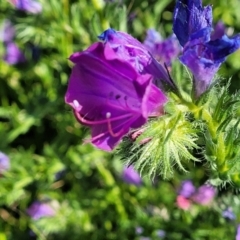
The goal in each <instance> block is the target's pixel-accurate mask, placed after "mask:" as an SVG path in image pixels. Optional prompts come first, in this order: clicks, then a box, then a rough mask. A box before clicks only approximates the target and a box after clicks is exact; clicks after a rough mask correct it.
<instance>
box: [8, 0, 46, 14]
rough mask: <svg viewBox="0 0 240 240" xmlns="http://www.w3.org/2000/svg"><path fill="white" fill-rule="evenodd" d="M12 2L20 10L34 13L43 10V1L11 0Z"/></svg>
mask: <svg viewBox="0 0 240 240" xmlns="http://www.w3.org/2000/svg"><path fill="white" fill-rule="evenodd" d="M10 2H11V3H12V4H13V5H14V6H15V7H16V8H17V9H19V10H22V11H26V12H29V13H32V14H37V13H40V12H42V5H41V3H39V2H37V1H34V0H10Z"/></svg>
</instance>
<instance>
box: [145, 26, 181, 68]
mask: <svg viewBox="0 0 240 240" xmlns="http://www.w3.org/2000/svg"><path fill="white" fill-rule="evenodd" d="M143 44H144V45H145V46H146V47H147V48H148V50H149V51H150V52H151V54H152V55H153V56H154V57H155V58H156V59H157V60H158V61H159V62H160V63H162V64H164V63H165V64H166V65H167V66H170V65H171V62H172V61H173V60H174V59H176V58H177V56H178V55H179V53H180V51H181V47H180V45H179V43H178V40H177V38H176V36H175V35H174V34H173V35H172V36H170V37H169V38H167V39H165V40H163V39H162V38H161V36H160V35H159V34H158V32H156V31H155V30H154V29H149V30H148V31H147V37H146V39H145V41H144V43H143Z"/></svg>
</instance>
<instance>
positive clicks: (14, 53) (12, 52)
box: [0, 20, 25, 65]
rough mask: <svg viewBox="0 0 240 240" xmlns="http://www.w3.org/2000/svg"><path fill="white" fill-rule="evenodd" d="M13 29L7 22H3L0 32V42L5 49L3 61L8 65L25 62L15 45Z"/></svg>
mask: <svg viewBox="0 0 240 240" xmlns="http://www.w3.org/2000/svg"><path fill="white" fill-rule="evenodd" d="M14 37H15V29H14V26H13V25H12V23H11V22H10V21H9V20H5V21H4V23H3V24H2V26H1V30H0V40H1V41H2V42H3V44H4V47H5V54H4V56H3V60H4V61H5V62H7V63H8V64H10V65H12V64H17V63H20V62H24V61H25V57H24V55H23V53H22V52H21V50H20V49H19V47H18V46H17V44H16V43H15V42H14Z"/></svg>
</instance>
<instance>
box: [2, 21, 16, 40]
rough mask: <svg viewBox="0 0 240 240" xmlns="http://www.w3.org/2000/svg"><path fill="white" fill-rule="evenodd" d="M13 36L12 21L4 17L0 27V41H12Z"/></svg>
mask: <svg viewBox="0 0 240 240" xmlns="http://www.w3.org/2000/svg"><path fill="white" fill-rule="evenodd" d="M14 36H15V28H14V26H13V25H12V23H11V22H10V21H9V20H8V19H6V20H5V21H4V22H3V24H2V26H1V29H0V41H2V42H4V43H6V42H12V40H13V38H14Z"/></svg>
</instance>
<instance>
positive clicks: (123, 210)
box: [0, 0, 240, 240]
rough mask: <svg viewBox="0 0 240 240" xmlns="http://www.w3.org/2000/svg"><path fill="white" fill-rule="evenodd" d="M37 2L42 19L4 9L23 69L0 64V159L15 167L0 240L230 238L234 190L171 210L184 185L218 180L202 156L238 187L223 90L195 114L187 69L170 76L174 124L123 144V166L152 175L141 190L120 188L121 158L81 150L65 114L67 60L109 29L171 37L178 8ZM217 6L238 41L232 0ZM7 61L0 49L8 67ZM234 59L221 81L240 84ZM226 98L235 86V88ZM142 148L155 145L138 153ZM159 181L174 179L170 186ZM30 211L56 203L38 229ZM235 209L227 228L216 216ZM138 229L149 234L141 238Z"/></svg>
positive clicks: (235, 140) (230, 106) (0, 217)
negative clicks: (188, 181) (173, 87)
mask: <svg viewBox="0 0 240 240" xmlns="http://www.w3.org/2000/svg"><path fill="white" fill-rule="evenodd" d="M41 3H42V5H43V12H42V13H40V14H37V15H33V14H30V13H25V12H21V11H17V10H15V9H14V8H13V6H12V5H11V4H10V3H9V1H1V8H0V22H3V20H4V19H6V18H8V19H10V20H11V21H12V23H13V24H14V26H15V27H16V36H15V39H14V41H15V42H16V43H17V44H18V46H19V47H20V49H21V50H22V51H23V52H24V54H25V56H26V59H27V61H26V62H25V63H22V64H17V65H12V66H10V65H8V64H7V63H5V62H4V61H3V60H2V58H1V60H0V72H1V74H0V138H1V141H0V151H1V152H4V153H6V154H7V155H8V156H9V158H10V165H11V166H10V169H9V170H8V171H6V172H4V173H3V174H1V176H0V240H16V239H18V240H28V239H29V240H30V239H38V240H55V239H60V240H61V239H64V240H65V239H71V240H75V239H76V240H78V239H91V240H95V239H96V240H99V239H104V240H105V239H106V240H108V239H109V240H110V239H114V240H115V239H121V240H128V239H136V240H140V239H141V237H143V236H145V237H149V238H150V239H153V240H157V239H160V237H159V236H158V235H157V233H158V232H157V231H158V230H159V229H162V230H164V231H165V232H166V237H165V239H170V240H180V239H196V240H198V239H199V240H200V239H202V240H203V239H204V240H206V239H211V240H214V239H233V238H234V235H235V232H236V226H237V224H238V222H239V216H240V215H239V214H240V213H239V209H240V208H239V200H238V196H234V197H233V194H232V192H231V191H230V190H229V189H228V188H227V187H228V185H227V184H226V188H221V190H220V191H221V193H222V195H223V194H225V193H226V192H228V194H225V196H224V197H221V195H220V196H219V198H218V199H216V200H215V201H214V202H213V203H212V205H210V206H201V205H197V204H192V208H191V209H190V210H189V211H185V210H182V209H180V208H178V207H177V205H176V199H177V191H178V188H179V186H180V182H181V181H182V180H183V179H188V178H189V179H190V178H191V179H193V181H194V182H195V183H196V185H201V184H203V183H204V182H205V181H206V180H207V178H206V172H207V174H209V175H210V174H212V171H211V169H210V167H209V165H207V166H206V167H205V168H203V167H202V163H203V164H205V162H199V161H196V160H199V159H202V157H203V155H205V156H206V159H207V160H208V163H209V164H210V165H212V166H213V167H215V168H217V167H218V170H221V167H223V166H227V167H229V168H230V170H229V169H228V170H229V171H230V173H229V172H228V173H227V177H226V176H224V174H225V172H223V173H224V174H221V175H214V179H213V181H214V180H215V182H219V177H221V179H223V180H220V182H221V183H222V181H223V182H224V183H226V182H231V183H234V184H236V186H239V179H240V176H239V166H238V165H239V164H238V162H239V161H238V159H239V150H238V147H237V146H238V145H239V126H238V121H237V120H236V119H237V118H239V113H240V111H239V106H240V105H239V97H237V98H236V96H235V97H234V99H236V100H237V101H236V102H235V101H233V99H232V98H230V99H229V98H227V96H228V95H227V92H225V90H224V89H223V90H221V91H219V88H216V89H217V90H214V89H213V90H212V91H213V94H212V96H211V97H210V98H208V99H202V100H201V101H202V102H199V103H193V102H192V100H191V86H192V85H191V84H192V82H191V78H189V76H188V75H187V72H186V70H185V69H180V70H177V69H178V68H181V66H180V65H179V66H177V65H176V66H173V75H172V76H173V78H174V79H177V80H179V82H178V83H177V84H178V85H179V84H180V85H181V86H184V88H182V89H181V92H179V93H175V95H174V96H171V98H172V99H173V100H174V103H173V102H170V103H169V104H168V105H167V106H166V108H165V111H166V113H167V114H166V115H165V116H164V117H160V118H159V119H152V121H150V123H149V125H147V126H146V127H145V128H144V132H143V134H142V135H140V136H139V137H138V138H137V139H136V141H132V140H130V139H129V138H126V141H123V143H122V146H123V147H122V148H121V151H122V152H121V154H122V155H124V161H125V162H128V163H133V164H135V165H136V167H138V169H139V170H140V171H142V174H143V175H145V174H146V172H148V171H149V170H150V169H151V170H152V172H150V173H151V177H152V179H149V178H148V177H143V183H142V185H141V186H138V187H137V186H134V185H130V184H127V183H125V182H124V181H123V179H122V170H123V164H122V161H120V159H119V157H118V155H117V154H112V155H111V154H109V153H105V152H102V151H99V150H96V149H95V148H93V147H92V146H91V145H89V144H85V143H84V140H85V139H86V138H89V136H88V133H87V131H86V129H85V128H83V127H81V126H80V125H79V124H78V123H77V122H76V120H75V119H74V117H73V114H72V112H71V110H70V109H69V108H68V107H66V106H65V103H64V94H65V92H66V88H67V82H68V76H69V74H70V71H71V68H70V67H71V63H70V62H69V61H68V60H67V58H68V57H69V56H70V54H72V53H73V52H75V51H81V50H83V49H85V48H87V47H88V46H89V45H90V44H91V43H92V42H94V41H96V40H97V35H98V34H99V33H101V31H103V30H105V29H106V28H108V27H110V26H111V27H113V28H116V29H119V30H121V31H127V30H128V31H129V32H131V34H132V35H133V36H135V37H139V39H140V40H143V39H144V36H145V31H146V30H147V29H148V28H150V27H155V28H156V29H157V30H159V31H160V32H161V34H162V35H163V36H168V35H169V34H171V32H172V30H171V29H172V12H173V7H174V3H175V1H170V0H161V1H141V0H135V1H128V0H125V1H120V0H119V1H115V2H113V3H112V2H108V3H106V2H105V1H94V0H92V1H86V0H62V1H58V0H48V1H44V0H41ZM214 3H215V4H214V9H215V10H214V15H215V16H217V18H222V19H223V20H224V22H225V23H227V24H228V25H231V26H232V27H233V28H234V29H235V30H238V31H239V30H240V25H239V21H237V19H239V14H238V13H237V9H239V7H238V6H239V4H238V3H237V2H236V1H230V2H229V3H228V8H227V11H226V2H225V1H223V0H222V1H215V2H214ZM33 47H34V48H33ZM33 50H34V51H33ZM4 51H5V46H4V44H3V43H0V55H1V57H2V56H3V54H4ZM238 55H239V53H236V54H235V55H234V56H232V57H231V58H230V60H229V61H228V63H227V65H225V66H224V68H223V70H222V72H223V73H224V72H225V73H226V72H227V75H228V76H229V75H233V78H232V79H233V82H236V81H238V78H239V73H237V70H238V62H239V61H236V59H237V60H238V58H239V56H238ZM175 68H176V71H175ZM174 71H175V72H174ZM183 71H184V72H185V73H184V74H182V72H183ZM174 74H175V75H174ZM175 76H176V77H175ZM183 81H184V84H183ZM238 85H239V84H238ZM231 89H233V90H234V91H235V90H236V87H235V86H234V85H231V86H230V90H231ZM214 91H215V92H214ZM216 93H217V94H216ZM216 96H217V97H218V98H217V99H218V100H219V103H220V102H221V105H219V106H218V105H217V101H216V99H215V97H216ZM203 102H204V104H205V106H206V109H207V111H209V112H211V113H212V112H213V111H214V114H213V116H214V117H213V119H212V123H213V125H211V124H210V125H207V123H208V121H207V120H206V119H207V117H208V116H209V115H208V114H207V113H208V112H207V111H203V110H202V109H200V107H199V106H200V105H201V104H202V103H203ZM230 115H231V116H233V118H235V121H232V120H230V119H229V116H230ZM200 116H204V118H202V119H205V121H201V120H199V119H200ZM208 127H209V128H208ZM211 127H213V130H214V131H215V132H214V131H212V128H211ZM203 133H204V134H203ZM212 133H216V136H215V138H214V141H210V140H212V139H213V137H212V135H211V134H212ZM146 138H151V141H149V142H146V143H142V141H143V140H144V139H146ZM201 144H202V146H207V147H208V148H207V150H206V151H205V152H204V153H203V151H202V149H198V148H197V146H199V145H201ZM233 146H234V147H233ZM199 152H200V153H199ZM198 154H199V155H200V156H198ZM158 156H160V157H158ZM197 156H198V157H197ZM196 158H197V159H196ZM216 159H217V160H218V161H219V162H220V163H221V164H219V165H217V162H216ZM192 160H193V161H192ZM233 163H234V167H233V166H232V164H233ZM235 163H237V164H235ZM200 164H201V165H200ZM224 169H225V168H223V170H224ZM185 170H186V171H187V172H186V171H185ZM215 172H216V171H215ZM173 173H174V175H172V174H173ZM159 174H161V175H162V176H161V177H164V178H168V177H171V176H174V178H172V179H171V180H168V181H167V180H165V181H163V180H162V178H159V177H158V175H159ZM154 176H155V177H154ZM223 177H225V178H223ZM35 201H42V202H46V203H48V204H50V205H51V206H52V208H53V209H54V210H55V212H56V215H55V216H53V217H43V218H40V219H38V220H34V219H32V218H31V217H30V216H29V215H28V214H27V212H26V210H27V208H28V207H29V206H30V205H31V204H32V203H33V202H35ZM229 205H231V207H232V208H233V210H234V212H235V214H236V216H237V217H236V220H235V221H232V222H229V221H228V220H226V219H224V218H223V217H222V215H221V212H222V210H224V209H225V207H228V206H229ZM139 226H140V227H142V228H143V233H142V234H137V233H136V231H135V228H136V227H139Z"/></svg>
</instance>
